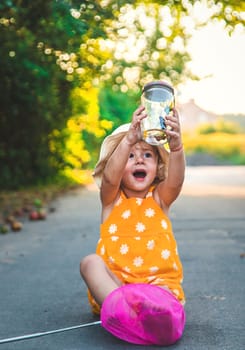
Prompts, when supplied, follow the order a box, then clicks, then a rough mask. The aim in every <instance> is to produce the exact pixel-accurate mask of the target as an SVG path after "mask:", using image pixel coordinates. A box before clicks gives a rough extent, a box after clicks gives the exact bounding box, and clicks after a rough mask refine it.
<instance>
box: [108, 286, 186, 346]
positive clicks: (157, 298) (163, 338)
mask: <svg viewBox="0 0 245 350" xmlns="http://www.w3.org/2000/svg"><path fill="white" fill-rule="evenodd" d="M101 323H102V326H103V327H104V328H105V329H106V330H107V331H108V332H110V333H112V334H113V335H114V336H116V337H117V338H120V339H122V340H125V341H127V342H129V343H134V344H145V345H150V344H154V345H171V344H174V343H175V342H176V341H177V340H179V339H180V338H181V336H182V334H183V331H184V326H185V310H184V307H183V305H182V304H181V303H180V302H179V300H178V299H177V298H176V297H175V296H174V295H173V294H172V293H171V292H169V291H167V290H166V289H164V288H161V287H159V286H155V285H151V284H137V283H136V284H127V285H124V286H121V287H119V288H117V289H115V290H114V291H113V292H112V293H110V294H109V295H108V296H107V297H106V299H105V300H104V302H103V304H102V308H101Z"/></svg>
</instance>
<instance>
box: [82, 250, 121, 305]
mask: <svg viewBox="0 0 245 350" xmlns="http://www.w3.org/2000/svg"><path fill="white" fill-rule="evenodd" d="M80 273H81V276H82V278H83V279H84V281H85V283H86V284H87V286H88V288H89V290H90V292H91V294H92V295H93V297H94V299H95V300H96V302H97V303H98V304H100V305H102V303H103V301H104V299H105V298H106V297H107V295H109V294H110V293H111V292H112V291H113V290H114V289H116V288H118V287H120V286H121V285H122V282H121V281H120V280H119V279H118V278H117V277H116V276H115V275H114V274H113V273H112V272H111V271H110V270H109V269H108V267H107V266H106V264H105V263H104V261H103V259H102V258H101V257H100V256H99V255H97V254H91V255H88V256H86V257H85V258H84V259H83V260H82V261H81V263H80Z"/></svg>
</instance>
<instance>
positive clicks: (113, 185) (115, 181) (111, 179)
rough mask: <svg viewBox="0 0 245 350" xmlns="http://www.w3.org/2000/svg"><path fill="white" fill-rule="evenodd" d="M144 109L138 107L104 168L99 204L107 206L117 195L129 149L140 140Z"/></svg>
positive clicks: (144, 115)
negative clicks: (126, 130) (127, 129)
mask: <svg viewBox="0 0 245 350" xmlns="http://www.w3.org/2000/svg"><path fill="white" fill-rule="evenodd" d="M144 109H145V108H144V107H142V106H141V107H139V108H138V109H137V110H136V111H135V112H134V114H133V118H132V122H131V125H130V128H129V131H128V132H127V134H126V135H125V137H124V138H123V139H122V141H121V142H120V143H119V145H118V146H117V148H116V149H115V151H114V152H113V154H112V155H111V157H110V158H109V160H108V161H107V164H106V166H105V169H104V172H103V177H102V183H101V190H100V196H101V202H102V205H103V206H108V205H110V204H112V203H113V202H114V200H115V199H116V197H117V195H118V191H119V187H120V183H121V179H122V175H123V171H124V168H125V166H126V163H127V161H128V158H129V154H130V150H131V147H132V146H133V145H134V144H135V143H136V142H138V141H139V140H140V139H141V132H140V122H141V120H142V119H143V118H145V117H146V114H145V112H144Z"/></svg>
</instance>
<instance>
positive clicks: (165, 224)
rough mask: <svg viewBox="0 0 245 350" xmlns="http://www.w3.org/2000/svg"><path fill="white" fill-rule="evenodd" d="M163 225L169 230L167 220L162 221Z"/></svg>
mask: <svg viewBox="0 0 245 350" xmlns="http://www.w3.org/2000/svg"><path fill="white" fill-rule="evenodd" d="M161 225H162V228H164V229H165V230H166V229H167V228H168V223H167V221H166V220H162V221H161Z"/></svg>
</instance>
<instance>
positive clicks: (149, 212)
mask: <svg viewBox="0 0 245 350" xmlns="http://www.w3.org/2000/svg"><path fill="white" fill-rule="evenodd" d="M154 215H155V210H154V209H152V208H148V209H146V210H145V216H147V217H148V218H152V217H153V216H154Z"/></svg>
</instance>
